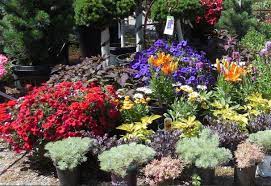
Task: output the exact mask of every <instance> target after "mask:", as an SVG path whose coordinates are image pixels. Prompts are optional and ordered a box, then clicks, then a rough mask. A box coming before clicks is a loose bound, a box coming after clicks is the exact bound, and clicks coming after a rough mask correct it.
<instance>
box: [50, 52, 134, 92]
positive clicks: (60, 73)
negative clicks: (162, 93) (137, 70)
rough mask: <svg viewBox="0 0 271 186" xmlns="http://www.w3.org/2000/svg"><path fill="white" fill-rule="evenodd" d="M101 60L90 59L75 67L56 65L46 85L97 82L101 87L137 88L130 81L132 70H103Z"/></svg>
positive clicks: (97, 58) (106, 68)
mask: <svg viewBox="0 0 271 186" xmlns="http://www.w3.org/2000/svg"><path fill="white" fill-rule="evenodd" d="M103 60H104V59H103V58H100V57H91V58H87V59H85V60H84V61H83V62H81V63H79V64H77V65H62V64H61V65H57V66H56V67H55V68H54V69H53V70H52V71H53V75H51V77H50V79H49V81H47V83H48V84H50V85H52V86H53V85H56V84H58V83H61V82H63V81H69V82H76V81H97V82H99V83H100V84H102V85H108V84H112V85H114V86H115V87H133V86H137V83H135V82H133V80H132V75H133V73H134V70H132V69H130V68H128V67H115V66H109V67H105V68H104V67H103V66H102V63H103ZM74 72H77V73H74Z"/></svg>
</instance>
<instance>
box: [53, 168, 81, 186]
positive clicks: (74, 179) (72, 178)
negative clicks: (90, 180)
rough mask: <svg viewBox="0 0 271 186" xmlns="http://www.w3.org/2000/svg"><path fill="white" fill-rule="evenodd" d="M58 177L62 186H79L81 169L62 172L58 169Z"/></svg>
mask: <svg viewBox="0 0 271 186" xmlns="http://www.w3.org/2000/svg"><path fill="white" fill-rule="evenodd" d="M56 171H57V176H58V178H59V182H60V185H61V186H77V185H79V178H80V177H79V176H80V174H79V169H78V168H75V169H73V170H60V169H58V168H56Z"/></svg>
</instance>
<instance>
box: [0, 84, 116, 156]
mask: <svg viewBox="0 0 271 186" xmlns="http://www.w3.org/2000/svg"><path fill="white" fill-rule="evenodd" d="M116 98H117V96H116V94H115V90H114V88H113V87H112V86H110V85H108V86H105V87H104V88H103V87H101V86H98V85H95V84H94V83H88V84H83V83H82V82H76V83H71V82H63V83H60V84H58V85H56V86H54V87H50V86H49V85H47V84H45V85H43V86H41V87H38V88H34V89H33V90H32V92H31V93H30V94H28V95H27V96H25V97H22V98H20V99H18V100H17V101H10V102H8V103H4V104H0V137H1V138H3V139H4V140H6V141H7V142H9V143H10V145H11V146H12V147H13V148H14V150H16V151H20V150H27V151H30V150H33V149H34V148H38V147H41V146H42V145H44V144H45V143H47V142H49V141H56V140H59V139H62V138H66V137H73V136H80V135H81V134H82V133H83V132H85V131H91V132H93V133H94V134H95V135H103V134H104V133H106V132H108V131H110V129H113V128H114V127H115V124H116V123H117V121H118V119H119V116H120V114H119V111H118V102H117V99H116Z"/></svg>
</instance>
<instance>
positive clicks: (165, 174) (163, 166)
mask: <svg viewBox="0 0 271 186" xmlns="http://www.w3.org/2000/svg"><path fill="white" fill-rule="evenodd" d="M184 166H185V165H184V163H183V162H182V161H181V160H179V159H172V158H171V157H170V156H168V157H162V158H161V159H160V160H156V159H155V160H153V161H152V162H151V163H149V164H148V165H147V166H146V167H145V168H144V175H145V177H146V182H147V183H148V184H149V185H159V184H163V183H165V182H166V181H173V180H175V179H176V178H178V177H179V176H180V174H181V173H182V171H183V169H184Z"/></svg>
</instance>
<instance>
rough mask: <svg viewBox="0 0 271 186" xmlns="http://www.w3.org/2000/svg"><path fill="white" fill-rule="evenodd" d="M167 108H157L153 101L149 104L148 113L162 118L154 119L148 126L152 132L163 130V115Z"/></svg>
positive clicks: (164, 106)
mask: <svg viewBox="0 0 271 186" xmlns="http://www.w3.org/2000/svg"><path fill="white" fill-rule="evenodd" d="M167 109H168V108H167V106H166V105H163V106H158V105H156V104H155V103H154V102H153V101H151V102H150V112H151V113H153V114H155V115H160V116H162V117H161V118H159V119H156V120H154V121H153V123H152V124H151V125H149V126H150V128H151V129H152V130H155V131H156V130H157V129H163V128H164V119H165V118H164V117H163V114H164V113H166V112H167Z"/></svg>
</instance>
